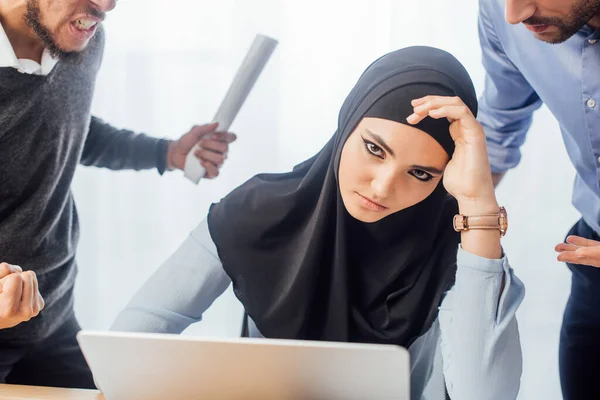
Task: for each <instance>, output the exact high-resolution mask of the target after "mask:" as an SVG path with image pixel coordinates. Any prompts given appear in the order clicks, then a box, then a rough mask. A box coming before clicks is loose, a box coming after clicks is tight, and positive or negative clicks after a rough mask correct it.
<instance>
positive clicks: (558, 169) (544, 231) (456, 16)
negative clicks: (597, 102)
mask: <svg viewBox="0 0 600 400" xmlns="http://www.w3.org/2000/svg"><path fill="white" fill-rule="evenodd" d="M476 20H477V7H476V2H475V1H469V0H455V1H448V0H418V1H408V0H346V1H341V0H320V1H315V0H305V1H293V0H290V1H283V0H280V1H277V0H253V1H247V0H246V1H242V0H238V1H235V0H219V1H218V2H215V1H207V0H169V1H168V2H165V1H159V0H128V1H122V2H119V4H118V6H117V8H116V9H115V10H114V11H113V12H111V14H110V16H109V20H108V21H107V22H106V30H107V37H108V43H107V48H106V53H105V58H104V65H103V69H102V71H101V73H100V76H99V78H98V84H97V89H96V100H95V104H94V111H95V113H96V114H97V115H99V116H101V117H103V118H104V119H106V120H108V121H110V122H111V123H113V124H114V125H116V126H120V127H128V128H132V129H135V130H137V131H143V132H147V133H149V134H152V135H155V136H162V137H169V138H177V137H179V135H180V134H182V133H183V132H185V131H187V130H188V129H189V128H190V127H191V126H192V125H193V124H198V123H203V122H207V121H209V120H210V119H211V118H212V116H213V113H214V112H215V110H216V108H217V106H218V104H219V102H220V100H221V98H222V96H223V95H224V91H225V90H226V88H227V86H228V85H229V83H230V81H231V78H232V76H233V74H234V72H235V70H236V68H237V66H238V63H239V62H240V61H241V58H242V57H243V55H244V52H245V51H246V49H247V47H248V46H249V44H250V42H251V40H252V38H253V35H254V34H255V33H258V32H262V33H266V34H269V35H272V36H274V37H276V38H278V39H279V40H280V46H279V48H278V49H277V51H276V54H275V56H274V58H273V59H272V60H271V61H270V62H269V65H268V67H267V69H266V70H265V71H264V74H263V75H262V76H261V78H260V80H259V82H258V85H257V87H256V89H255V91H254V92H253V93H252V94H251V96H250V98H249V100H248V102H247V103H246V105H245V106H244V108H243V110H242V112H241V114H240V115H239V118H238V120H237V121H236V123H235V125H234V126H233V130H234V131H235V132H237V133H238V134H239V140H238V142H237V143H236V144H235V145H234V146H233V147H232V149H231V151H230V156H229V159H228V162H227V165H226V166H225V168H224V169H223V172H222V176H221V177H220V178H219V179H217V180H215V181H202V182H201V183H200V185H198V186H194V185H192V184H191V183H189V182H187V181H186V180H185V179H184V178H183V177H182V174H181V173H172V174H169V175H168V176H165V177H162V178H160V177H159V176H158V175H157V173H156V172H155V171H150V172H143V173H132V172H118V173H111V172H110V171H104V170H96V169H89V168H81V170H80V171H79V173H78V175H77V177H76V181H75V185H74V187H75V194H76V199H77V204H78V207H79V212H80V217H81V224H82V239H81V243H80V247H79V257H78V259H79V265H80V275H79V280H78V285H77V304H76V309H77V313H78V316H79V318H80V321H81V323H82V325H83V327H85V328H95V329H104V328H107V327H108V326H109V324H110V322H111V321H112V319H113V318H114V317H115V315H116V313H117V312H118V311H119V310H120V309H121V308H122V307H123V306H124V305H125V304H126V302H127V301H128V299H129V298H130V297H131V295H132V294H133V293H134V292H135V291H136V289H137V288H138V287H139V286H140V285H141V284H142V283H143V281H144V280H145V279H146V278H147V277H148V276H149V275H150V274H151V273H152V271H154V270H155V269H156V268H157V267H158V266H159V265H160V264H161V262H162V261H164V259H165V258H166V257H167V256H168V255H169V254H170V253H171V252H172V251H173V250H174V249H175V248H176V247H177V245H178V244H179V243H180V242H181V241H182V240H183V239H184V238H185V237H186V235H187V234H188V233H189V231H190V230H191V229H193V227H194V226H195V224H197V223H198V222H199V221H200V220H201V219H202V218H203V217H204V216H205V214H206V211H207V208H208V205H209V204H210V202H211V201H216V200H218V199H219V198H220V197H222V196H223V195H225V194H226V193H227V192H228V191H229V190H231V189H232V188H234V187H235V186H236V185H238V184H239V183H241V182H243V181H244V180H246V179H247V178H249V177H250V176H252V175H254V174H255V173H258V172H264V171H283V170H286V169H289V168H290V167H291V166H293V165H294V164H296V163H298V162H300V161H302V160H303V159H305V158H307V157H309V156H311V155H313V154H314V153H315V152H316V151H317V150H318V149H319V148H320V147H321V146H322V145H323V144H324V143H325V142H326V141H327V139H329V137H330V136H331V135H332V134H333V131H334V130H335V125H336V121H337V113H338V110H339V107H340V106H341V103H342V101H343V99H344V98H345V96H346V95H347V93H348V91H349V90H350V88H351V87H352V86H353V84H354V82H355V81H356V79H357V78H358V76H359V74H360V73H361V72H362V71H363V70H364V68H365V67H366V66H367V65H368V64H370V62H372V61H373V60H374V59H375V58H376V57H378V56H380V55H381V54H383V53H385V52H387V51H390V50H393V49H396V48H400V47H404V46H408V45H414V44H425V45H432V46H436V47H441V48H443V49H445V50H448V51H450V52H452V53H453V54H455V55H456V56H457V57H458V58H459V59H460V60H461V61H462V62H463V63H464V64H465V66H466V67H467V69H468V70H469V71H470V72H471V74H472V77H473V79H474V81H475V83H476V87H477V89H478V92H481V90H482V83H483V70H482V67H481V65H480V51H479V47H478V38H477V28H476ZM523 153H524V156H523V161H522V163H521V165H520V166H519V167H518V168H517V169H515V170H514V171H511V172H510V173H509V175H508V176H507V178H506V179H505V181H504V182H503V183H502V185H501V187H500V189H499V191H498V196H499V199H500V202H501V204H504V205H506V207H507V209H508V212H509V217H510V230H509V233H508V235H507V237H506V238H505V239H504V246H505V250H506V252H507V254H508V255H509V258H510V260H511V262H512V265H513V266H514V268H515V270H516V272H517V274H518V275H519V277H520V278H521V279H522V280H523V281H524V282H525V284H526V285H527V296H526V300H525V302H524V303H523V305H522V307H521V309H520V311H519V324H520V327H521V335H522V340H523V347H524V356H525V373H524V376H523V385H522V394H521V398H522V399H534V400H536V399H547V400H552V399H560V398H561V396H560V389H559V384H558V358H557V352H558V333H559V327H560V321H561V317H562V311H563V308H564V303H565V300H566V297H567V295H568V289H569V279H570V276H569V274H568V273H567V269H566V267H565V266H564V265H563V264H561V263H558V262H556V261H555V255H554V252H553V247H554V245H555V244H556V243H558V242H559V241H561V240H562V239H563V237H564V235H565V234H566V232H567V230H568V228H569V227H570V226H571V225H572V224H573V223H574V222H575V221H576V219H577V218H578V215H577V213H576V212H575V210H574V209H573V208H572V206H571V205H570V193H571V185H572V178H573V176H574V172H573V169H572V167H571V166H570V163H569V161H568V159H567V158H566V153H565V151H564V146H563V144H562V139H561V137H560V132H559V130H558V127H557V124H556V122H555V121H554V119H553V118H552V116H551V115H550V114H549V112H548V111H547V110H546V109H544V110H542V111H540V112H539V113H538V114H537V115H536V118H535V122H534V126H533V128H532V130H531V132H530V135H529V138H528V140H527V142H526V144H525V146H524V148H523ZM240 315H241V309H240V306H239V304H237V302H236V301H235V299H234V297H233V295H232V294H231V293H229V294H228V296H225V297H223V298H221V299H219V301H218V302H217V304H216V305H215V307H213V308H212V309H211V310H210V311H209V312H208V313H207V315H206V317H205V321H203V322H202V323H201V324H198V326H196V327H193V328H191V330H190V333H192V334H201V335H229V336H236V335H238V333H239V325H240V321H241V320H240Z"/></svg>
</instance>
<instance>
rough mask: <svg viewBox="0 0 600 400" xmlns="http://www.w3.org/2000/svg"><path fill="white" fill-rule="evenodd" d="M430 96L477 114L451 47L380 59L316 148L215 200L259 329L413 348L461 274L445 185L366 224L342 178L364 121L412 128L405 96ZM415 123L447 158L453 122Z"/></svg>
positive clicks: (221, 247) (219, 231) (230, 261)
mask: <svg viewBox="0 0 600 400" xmlns="http://www.w3.org/2000/svg"><path fill="white" fill-rule="evenodd" d="M426 95H452V96H459V97H460V98H461V99H462V100H463V101H464V102H465V104H466V105H467V106H468V107H469V108H470V109H471V111H472V112H473V113H474V114H476V112H477V98H476V95H475V90H474V88H473V84H472V82H471V79H470V78H469V75H468V74H467V72H466V70H465V69H464V68H463V67H462V65H461V64H460V63H459V62H458V61H457V60H456V59H455V58H454V57H453V56H452V55H450V54H449V53H446V52H444V51H441V50H438V49H434V48H429V47H411V48H406V49H402V50H398V51H395V52H392V53H389V54H387V55H385V56H383V57H381V58H380V59H378V60H377V61H375V62H374V63H373V64H371V66H370V67H369V68H367V70H366V71H365V72H364V73H363V75H362V76H361V77H360V79H359V81H358V82H357V84H356V86H355V87H354V88H353V90H352V92H351V93H350V94H349V96H348V97H347V98H346V101H345V102H344V104H343V106H342V108H341V111H340V114H339V120H338V129H337V131H336V133H335V134H334V136H333V138H332V139H331V140H330V141H329V142H328V143H327V144H326V145H325V147H324V148H323V149H322V150H321V151H320V152H319V153H318V154H317V155H315V156H314V157H312V158H311V159H309V160H307V161H305V162H303V163H302V164H300V165H298V166H297V167H296V168H294V170H293V171H291V172H288V173H283V174H262V175H257V176H255V177H254V178H252V179H250V180H249V181H247V182H246V183H244V184H243V185H241V186H240V187H239V188H237V189H235V190H234V191H233V192H231V193H230V194H229V195H228V196H227V197H225V198H224V199H223V200H221V201H220V202H219V203H217V204H214V205H213V206H212V207H211V209H210V212H209V215H208V226H209V230H210V234H211V236H212V239H213V240H214V242H215V244H216V247H217V250H218V253H219V257H220V259H221V262H222V264H223V268H224V269H225V272H226V273H227V274H228V275H229V277H230V278H231V279H232V282H233V289H234V292H235V294H236V296H237V298H238V299H239V300H240V301H241V303H242V304H243V305H244V307H245V309H246V311H247V313H248V315H249V316H250V317H251V318H252V320H253V321H254V323H255V324H256V326H257V327H258V329H259V330H260V332H261V333H262V334H263V335H264V336H266V337H269V338H285V339H305V340H327V341H344V342H368V343H387V344H397V345H402V346H405V347H407V346H409V345H410V344H411V343H412V342H413V341H414V340H415V339H416V338H417V337H419V336H421V335H422V334H424V333H425V332H426V331H427V330H429V328H430V327H431V325H432V323H433V321H434V320H435V318H436V317H437V307H438V305H439V303H440V301H441V298H442V296H443V294H444V292H445V291H446V290H448V289H449V288H450V287H451V286H452V285H453V282H454V276H455V272H456V249H457V246H458V243H459V238H460V237H459V235H458V234H457V233H456V232H454V230H453V228H452V216H453V215H454V214H455V213H456V212H457V204H456V201H455V200H454V199H453V198H451V197H450V196H449V195H448V193H447V192H446V191H445V190H444V188H443V186H442V184H441V183H440V184H439V185H438V186H437V188H436V189H435V190H434V192H433V193H432V194H431V195H430V196H429V197H427V198H426V199H425V200H423V201H422V202H420V203H418V204H415V205H414V206H411V207H410V208H408V209H404V210H402V211H399V212H397V213H394V214H392V215H389V216H388V217H386V218H383V219H382V220H380V221H378V222H375V223H370V224H367V223H363V222H360V221H358V220H356V219H354V218H352V217H351V216H350V215H349V214H348V212H347V211H346V208H345V207H344V204H343V202H342V199H341V195H340V192H339V187H338V182H337V173H338V168H339V162H340V155H341V152H342V148H343V146H344V144H345V142H346V140H347V139H348V136H349V135H350V134H351V133H352V132H353V130H354V129H355V127H356V126H357V124H358V123H359V122H360V121H361V119H362V118H363V117H365V116H372V117H379V118H385V119H390V120H393V121H397V122H400V123H404V124H406V117H408V116H409V115H410V114H411V113H412V106H411V104H410V101H411V100H413V99H415V98H419V97H423V96H426ZM416 127H417V128H419V129H421V130H423V131H425V132H426V133H428V134H429V135H431V136H432V137H433V138H434V139H435V140H437V141H438V143H440V144H441V145H442V147H443V148H444V149H445V150H446V152H448V154H449V155H450V156H451V155H452V152H453V151H454V143H453V141H452V138H451V137H450V133H449V131H448V127H449V123H448V121H447V120H445V119H443V120H434V119H432V118H425V119H424V120H423V121H422V122H421V123H419V124H418V125H416Z"/></svg>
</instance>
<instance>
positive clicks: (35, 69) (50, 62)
mask: <svg viewBox="0 0 600 400" xmlns="http://www.w3.org/2000/svg"><path fill="white" fill-rule="evenodd" d="M57 63H58V59H57V58H54V57H52V56H51V55H50V52H49V51H48V49H44V52H43V53H42V63H41V65H40V64H38V63H37V62H35V61H33V60H27V59H18V58H17V56H16V54H15V51H14V49H13V47H12V44H11V43H10V40H8V36H7V35H6V32H5V31H4V28H3V27H2V24H0V68H2V67H10V68H15V69H18V70H19V72H22V73H25V74H32V75H48V74H49V73H50V71H52V69H53V68H54V66H55V65H56V64H57Z"/></svg>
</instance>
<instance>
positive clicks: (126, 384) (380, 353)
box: [77, 331, 410, 400]
mask: <svg viewBox="0 0 600 400" xmlns="http://www.w3.org/2000/svg"><path fill="white" fill-rule="evenodd" d="M77 340H78V341H79V344H80V345H81V349H82V351H83V354H84V356H85V358H86V360H87V362H88V364H89V365H90V368H91V370H92V373H93V374H94V378H95V380H96V384H97V385H98V386H99V387H100V389H101V390H102V391H103V392H104V395H105V397H106V400H142V399H143V400H180V399H181V400H184V399H185V400H190V399H205V400H219V399H226V400H229V399H236V400H240V399H243V400H249V399H250V400H254V399H256V400H259V399H260V400H271V399H277V400H287V399H293V400H308V399H315V400H321V399H322V400H325V399H327V400H337V399H344V400H359V399H360V400H365V399H369V400H376V399H386V400H387V399H394V400H409V381H410V377H409V375H410V365H409V354H408V352H407V351H406V350H405V349H404V348H402V347H398V346H391V345H370V344H349V343H331V342H310V341H296V340H271V339H246V338H244V339H241V338H240V339H206V338H196V337H189V336H180V335H163V334H146V333H120V332H92V331H81V332H79V334H78V335H77Z"/></svg>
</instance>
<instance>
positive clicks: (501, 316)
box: [439, 248, 525, 400]
mask: <svg viewBox="0 0 600 400" xmlns="http://www.w3.org/2000/svg"><path fill="white" fill-rule="evenodd" d="M457 267H458V268H457V272H456V283H455V285H454V287H453V288H452V289H451V290H450V291H449V292H448V293H447V294H446V297H445V298H444V301H443V302H442V305H441V307H440V313H439V322H440V329H441V351H442V357H443V365H444V378H445V382H446V388H447V390H448V393H449V395H450V398H452V399H460V400H471V399H472V400H487V399H489V400H496V399H497V400H511V399H516V398H517V394H518V393H519V386H520V380H521V372H522V365H523V360H522V354H521V342H520V339H519V330H518V326H517V320H516V317H515V312H516V310H517V308H518V307H519V305H520V304H521V301H522V300H523V296H524V294H525V288H524V286H523V283H522V282H521V281H520V280H519V279H518V278H517V277H516V276H515V275H514V273H513V270H512V268H510V265H509V264H508V261H507V260H506V257H504V258H502V259H499V260H492V259H486V258H483V257H479V256H476V255H473V254H471V253H468V252H467V251H465V250H464V249H460V248H459V251H458V257H457ZM503 282H504V283H503ZM503 284H504V288H503V289H502V285H503Z"/></svg>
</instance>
